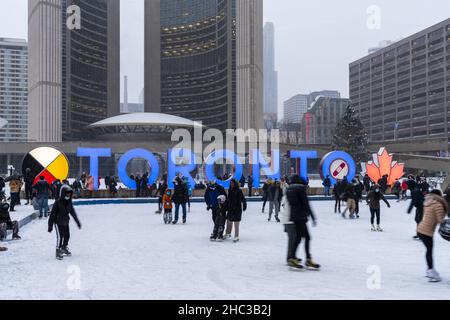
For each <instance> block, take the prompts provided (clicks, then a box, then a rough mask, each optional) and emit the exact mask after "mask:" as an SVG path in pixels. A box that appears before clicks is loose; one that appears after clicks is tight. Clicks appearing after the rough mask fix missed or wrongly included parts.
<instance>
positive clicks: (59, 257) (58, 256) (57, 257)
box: [56, 249, 64, 260]
mask: <svg viewBox="0 0 450 320" xmlns="http://www.w3.org/2000/svg"><path fill="white" fill-rule="evenodd" d="M56 259H57V260H62V259H64V255H63V254H62V252H61V249H56Z"/></svg>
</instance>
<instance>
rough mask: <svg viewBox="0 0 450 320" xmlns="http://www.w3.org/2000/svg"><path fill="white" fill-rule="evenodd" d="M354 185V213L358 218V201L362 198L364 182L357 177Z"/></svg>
mask: <svg viewBox="0 0 450 320" xmlns="http://www.w3.org/2000/svg"><path fill="white" fill-rule="evenodd" d="M354 186H355V195H356V198H355V201H356V203H355V204H356V207H355V214H356V218H359V203H360V202H361V200H362V198H363V192H364V184H363V183H362V182H361V181H360V180H359V178H356V181H355V183H354Z"/></svg>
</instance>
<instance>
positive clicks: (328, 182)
mask: <svg viewBox="0 0 450 320" xmlns="http://www.w3.org/2000/svg"><path fill="white" fill-rule="evenodd" d="M322 185H323V187H324V196H325V197H329V196H331V194H330V189H331V179H330V175H327V176H326V177H325V179H323V181H322Z"/></svg>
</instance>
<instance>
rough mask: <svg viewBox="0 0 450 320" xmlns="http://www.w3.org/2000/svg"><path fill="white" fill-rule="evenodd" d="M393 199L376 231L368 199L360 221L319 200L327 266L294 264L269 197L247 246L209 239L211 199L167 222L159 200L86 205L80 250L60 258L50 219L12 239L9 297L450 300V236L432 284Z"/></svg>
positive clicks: (402, 208)
mask: <svg viewBox="0 0 450 320" xmlns="http://www.w3.org/2000/svg"><path fill="white" fill-rule="evenodd" d="M391 203H392V204H393V208H392V209H390V210H389V209H387V208H386V207H383V209H382V226H383V228H384V229H385V232H384V233H373V232H371V231H370V224H369V211H368V208H367V206H366V205H363V206H362V208H363V209H362V213H361V219H360V220H357V221H354V220H343V219H342V218H341V216H340V215H337V214H334V212H333V211H332V206H333V203H331V202H313V203H312V205H313V208H314V209H315V212H316V214H317V216H318V222H319V223H318V226H317V228H312V229H311V232H312V235H313V241H312V252H313V256H314V258H315V260H316V261H317V262H318V263H320V264H322V266H323V267H322V271H320V272H314V271H305V272H298V271H291V270H289V269H288V268H287V267H286V265H285V254H286V245H287V238H286V234H285V233H284V232H283V227H282V225H280V224H277V223H275V222H271V223H269V222H267V215H266V214H261V204H260V203H251V204H250V205H249V210H248V211H247V212H246V213H245V214H244V221H243V222H242V226H241V242H240V243H238V244H234V243H232V242H225V243H211V242H210V241H209V236H210V233H211V231H212V221H211V216H210V213H206V210H205V205H203V204H193V207H192V211H191V213H190V214H189V221H188V224H187V225H177V226H172V225H170V226H168V225H164V224H163V223H162V216H160V215H156V214H154V211H155V205H105V206H92V207H77V210H78V214H79V217H80V219H81V221H82V223H83V229H82V230H81V231H79V230H78V229H77V228H76V226H75V224H74V223H73V221H72V225H71V230H72V239H71V243H70V249H71V251H72V253H73V257H70V258H65V259H64V261H56V260H55V257H54V250H55V233H52V234H49V233H48V232H47V222H46V221H35V222H33V223H31V224H29V225H28V226H26V227H25V228H24V229H23V230H22V231H21V235H22V237H23V240H21V241H19V242H7V243H4V244H3V245H6V246H8V248H9V251H8V252H6V253H0V274H1V282H0V299H1V300H4V299H432V300H434V299H450V243H448V242H445V241H444V240H442V239H441V238H440V236H439V235H437V236H436V237H435V239H436V245H435V247H436V248H435V262H436V268H437V270H438V271H439V272H440V273H441V275H442V277H443V278H444V281H443V282H442V283H433V284H431V283H428V282H427V280H426V279H425V277H424V274H425V269H426V266H425V258H424V255H425V250H424V247H423V245H422V243H421V242H416V241H413V240H412V236H413V234H414V232H415V223H414V217H413V215H407V214H406V208H407V203H401V204H397V203H395V202H391ZM383 206H384V204H383ZM19 210H21V209H19ZM299 255H300V256H301V257H302V258H304V252H303V248H302V250H301V252H299ZM368 271H369V273H368ZM379 281H381V282H379ZM378 284H379V285H378Z"/></svg>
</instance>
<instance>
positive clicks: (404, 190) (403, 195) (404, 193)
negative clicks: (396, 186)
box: [401, 179, 408, 201]
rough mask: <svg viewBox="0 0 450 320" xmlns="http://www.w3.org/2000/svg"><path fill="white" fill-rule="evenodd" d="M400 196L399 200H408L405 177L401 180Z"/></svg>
mask: <svg viewBox="0 0 450 320" xmlns="http://www.w3.org/2000/svg"><path fill="white" fill-rule="evenodd" d="M401 188H402V197H401V200H404V201H407V200H408V195H407V193H408V182H407V181H406V179H403V181H402V187H401Z"/></svg>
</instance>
